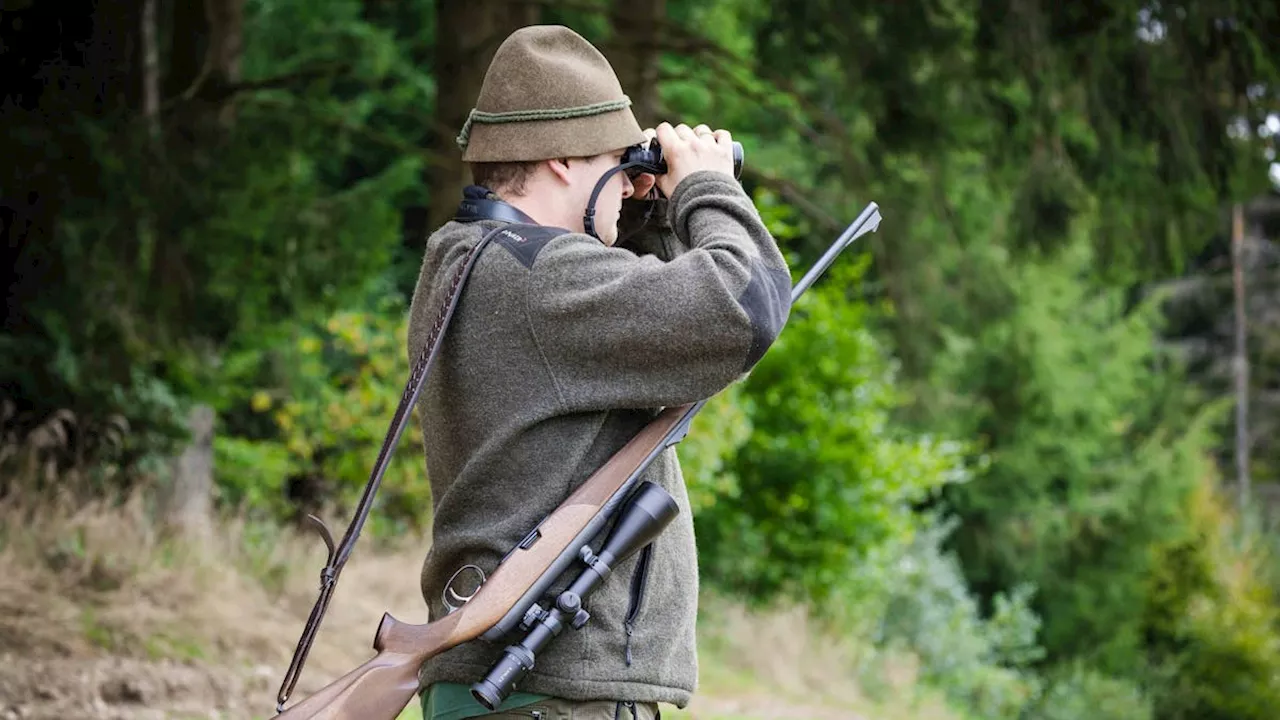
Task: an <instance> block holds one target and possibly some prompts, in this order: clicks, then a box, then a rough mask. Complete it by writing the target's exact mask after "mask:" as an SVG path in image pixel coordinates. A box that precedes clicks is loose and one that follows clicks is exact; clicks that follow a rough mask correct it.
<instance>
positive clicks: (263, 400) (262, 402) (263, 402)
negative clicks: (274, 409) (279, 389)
mask: <svg viewBox="0 0 1280 720" xmlns="http://www.w3.org/2000/svg"><path fill="white" fill-rule="evenodd" d="M249 405H250V407H252V408H253V411H254V412H266V411H268V410H270V409H271V396H270V395H268V394H267V391H266V390H259V391H257V392H255V393H254V394H253V397H252V398H250V400H249Z"/></svg>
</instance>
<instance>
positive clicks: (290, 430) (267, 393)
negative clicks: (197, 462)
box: [217, 293, 431, 529]
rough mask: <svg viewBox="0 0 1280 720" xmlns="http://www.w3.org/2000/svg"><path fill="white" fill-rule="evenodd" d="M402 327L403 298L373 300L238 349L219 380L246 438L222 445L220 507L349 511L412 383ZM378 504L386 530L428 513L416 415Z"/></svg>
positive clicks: (416, 522)
mask: <svg viewBox="0 0 1280 720" xmlns="http://www.w3.org/2000/svg"><path fill="white" fill-rule="evenodd" d="M406 332H407V312H406V309H405V307H404V303H403V301H402V300H400V299H399V298H398V296H395V295H390V294H386V293H378V294H376V295H375V296H374V298H373V299H372V300H371V301H370V302H369V303H368V304H367V306H365V307H357V308H354V309H350V310H343V311H338V312H335V313H333V314H331V315H330V316H329V317H328V318H326V319H325V320H324V321H323V322H319V323H315V324H305V325H304V324H299V325H294V326H293V327H291V328H289V329H288V330H287V331H282V332H281V333H279V334H278V335H277V336H272V337H270V338H268V339H267V342H264V343H263V344H262V345H261V346H252V347H249V348H244V349H242V350H241V351H239V352H237V353H234V354H232V355H231V356H230V358H229V361H228V364H227V367H228V373H227V375H226V376H224V378H223V380H222V382H223V385H224V387H226V388H229V389H230V388H235V390H234V391H231V392H230V393H229V395H228V398H227V407H226V413H227V422H228V423H229V424H231V425H232V427H233V429H238V430H239V432H240V433H241V434H240V435H239V436H236V435H230V434H229V435H228V436H226V437H222V438H220V439H219V440H218V444H217V448H218V484H219V488H220V491H221V494H222V498H223V500H224V501H225V502H227V503H229V504H231V505H234V506H247V507H252V508H259V509H264V510H268V511H271V512H274V513H275V514H277V515H281V516H283V515H288V514H290V513H292V512H293V511H294V509H295V508H294V504H295V503H298V504H301V505H302V506H303V507H304V509H316V508H318V507H321V506H323V507H325V508H331V507H338V508H343V509H347V510H349V509H350V508H352V507H353V506H354V503H355V501H356V500H357V499H358V497H359V493H360V491H361V490H362V489H363V487H364V485H365V483H366V482H367V481H368V479H369V473H370V472H371V470H372V469H373V466H374V462H375V460H376V459H377V456H378V452H379V450H380V449H381V447H382V443H383V440H384V438H385V437H386V434H387V432H388V430H389V428H390V425H391V419H392V417H393V415H394V413H395V409H396V406H397V405H398V404H399V402H400V399H401V396H402V395H403V393H404V387H405V383H406V382H407V380H408V377H409V362H408V358H407V357H406V355H405V353H404V347H405V343H406ZM286 483H292V493H291V494H292V495H293V498H292V499H290V498H289V497H288V496H287V495H286ZM377 502H378V508H377V510H376V514H375V516H374V517H373V518H371V522H373V523H375V524H378V523H385V524H386V527H385V528H383V529H392V528H403V527H404V526H406V525H409V526H421V524H422V523H424V522H426V521H427V520H429V518H430V513H429V508H430V506H431V494H430V485H429V484H428V481H427V478H426V470H425V466H424V464H423V462H422V438H421V430H420V428H419V425H418V423H417V422H416V421H415V420H413V419H412V418H411V419H410V421H409V423H408V424H407V426H406V428H405V431H404V435H403V436H402V437H401V439H400V442H399V443H398V444H397V446H396V448H395V450H394V453H393V455H392V461H391V464H390V465H389V467H388V469H387V472H386V474H385V475H384V476H383V480H382V487H381V489H380V490H379V492H378V500H377ZM375 529H376V528H375Z"/></svg>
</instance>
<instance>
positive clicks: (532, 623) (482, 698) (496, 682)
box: [471, 481, 679, 710]
mask: <svg viewBox="0 0 1280 720" xmlns="http://www.w3.org/2000/svg"><path fill="white" fill-rule="evenodd" d="M678 512H679V508H678V507H677V506H676V501H675V500H674V499H672V497H671V495H670V493H668V492H667V491H666V490H663V489H662V488H661V487H659V486H658V485H655V484H653V483H652V482H649V481H645V482H643V483H640V485H639V486H638V487H637V488H636V490H635V492H634V493H633V494H632V495H631V498H630V499H629V500H628V501H627V503H626V505H624V506H623V508H622V510H621V512H619V514H618V521H617V523H616V524H615V525H614V526H613V530H612V531H610V533H609V536H608V537H607V538H605V541H604V543H603V545H602V547H603V549H602V550H601V551H600V552H599V553H598V554H597V553H592V552H591V548H589V547H587V546H586V545H583V546H582V549H581V550H580V551H579V552H578V557H579V559H581V560H582V562H584V563H585V564H586V566H587V567H586V568H585V569H584V570H583V571H582V573H581V574H580V575H578V577H577V579H576V580H574V581H573V584H572V585H570V586H569V587H568V589H566V590H565V591H564V592H562V593H560V595H559V596H558V597H557V598H556V604H555V606H554V607H552V608H551V610H549V611H548V610H543V609H542V608H541V607H540V606H538V605H536V604H535V605H534V606H533V607H531V608H530V609H529V612H528V613H527V614H526V615H525V618H524V622H522V623H520V627H521V629H528V633H527V634H526V635H525V637H524V639H523V640H521V641H520V642H517V643H515V644H513V645H509V646H508V647H507V648H506V649H505V650H504V651H503V653H502V657H501V658H499V659H498V661H497V662H496V663H494V665H493V668H492V669H491V670H490V671H489V674H488V675H486V676H485V677H484V679H483V680H481V681H480V682H478V683H476V684H474V685H472V686H471V695H472V697H474V698H475V699H476V700H477V701H478V702H479V703H480V704H481V705H483V706H485V708H487V709H489V710H496V709H497V707H498V706H499V705H501V704H502V701H503V700H505V699H506V697H507V696H508V695H510V694H511V691H512V689H514V688H515V684H516V681H518V680H519V679H520V678H521V677H523V676H524V674H525V673H526V672H528V671H530V670H532V669H533V663H534V658H535V656H536V655H537V654H538V652H540V651H541V650H542V648H543V647H544V646H546V644H547V642H549V641H550V640H551V638H553V637H555V636H556V635H559V634H560V631H561V630H563V629H564V626H565V623H566V622H568V624H569V625H572V626H573V629H574V630H577V629H579V628H581V627H582V626H583V625H585V624H586V622H587V619H588V618H589V617H590V614H589V613H588V612H587V611H586V610H584V609H583V608H582V600H583V598H585V597H586V596H587V595H589V594H591V592H592V591H594V590H595V589H596V587H598V586H599V585H600V583H602V582H604V579H605V578H607V577H609V573H610V572H612V571H613V568H614V567H615V566H616V565H617V564H618V563H620V562H622V561H623V560H626V559H627V558H629V557H631V556H632V555H634V554H635V553H636V551H638V550H639V549H640V548H642V547H644V546H645V545H648V544H649V543H650V542H652V540H653V539H654V538H655V537H657V536H658V533H660V532H662V531H663V529H665V528H666V526H667V525H668V524H669V523H670V522H671V520H672V519H673V518H674V517H675V516H676V513H678Z"/></svg>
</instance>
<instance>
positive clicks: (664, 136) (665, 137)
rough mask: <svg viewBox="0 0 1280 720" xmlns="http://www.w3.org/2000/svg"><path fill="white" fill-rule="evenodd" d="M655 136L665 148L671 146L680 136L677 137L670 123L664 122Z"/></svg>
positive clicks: (655, 132)
mask: <svg viewBox="0 0 1280 720" xmlns="http://www.w3.org/2000/svg"><path fill="white" fill-rule="evenodd" d="M654 134H655V136H656V137H657V139H658V144H659V145H663V146H671V145H672V144H674V143H675V141H676V140H677V139H678V138H679V136H678V135H676V131H675V128H673V127H671V123H669V122H664V123H661V124H660V125H658V127H657V129H656V130H655V131H654Z"/></svg>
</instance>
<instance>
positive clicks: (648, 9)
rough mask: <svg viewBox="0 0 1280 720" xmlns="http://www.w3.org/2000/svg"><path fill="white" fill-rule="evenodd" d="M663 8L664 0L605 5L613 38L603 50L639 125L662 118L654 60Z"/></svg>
mask: <svg viewBox="0 0 1280 720" xmlns="http://www.w3.org/2000/svg"><path fill="white" fill-rule="evenodd" d="M666 12H667V3H666V0H613V4H612V5H611V6H610V8H609V22H610V24H611V25H612V26H613V39H612V40H611V41H610V43H609V44H608V46H607V47H606V48H605V53H606V55H608V57H609V63H610V64H611V65H613V69H614V72H616V73H617V74H618V80H619V81H620V82H621V83H622V91H623V92H625V93H626V94H627V96H628V97H630V98H631V111H632V112H633V113H635V116H636V119H637V120H639V121H640V126H641V127H653V126H654V125H657V124H658V123H659V122H660V121H661V119H662V118H661V116H662V114H663V108H662V106H661V100H660V99H659V97H658V69H659V68H658V63H659V61H660V60H661V57H662V52H661V50H660V42H661V40H662V38H661V37H660V32H661V28H662V21H663V20H664V19H665V18H666ZM699 122H701V121H699ZM708 122H710V121H708Z"/></svg>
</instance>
